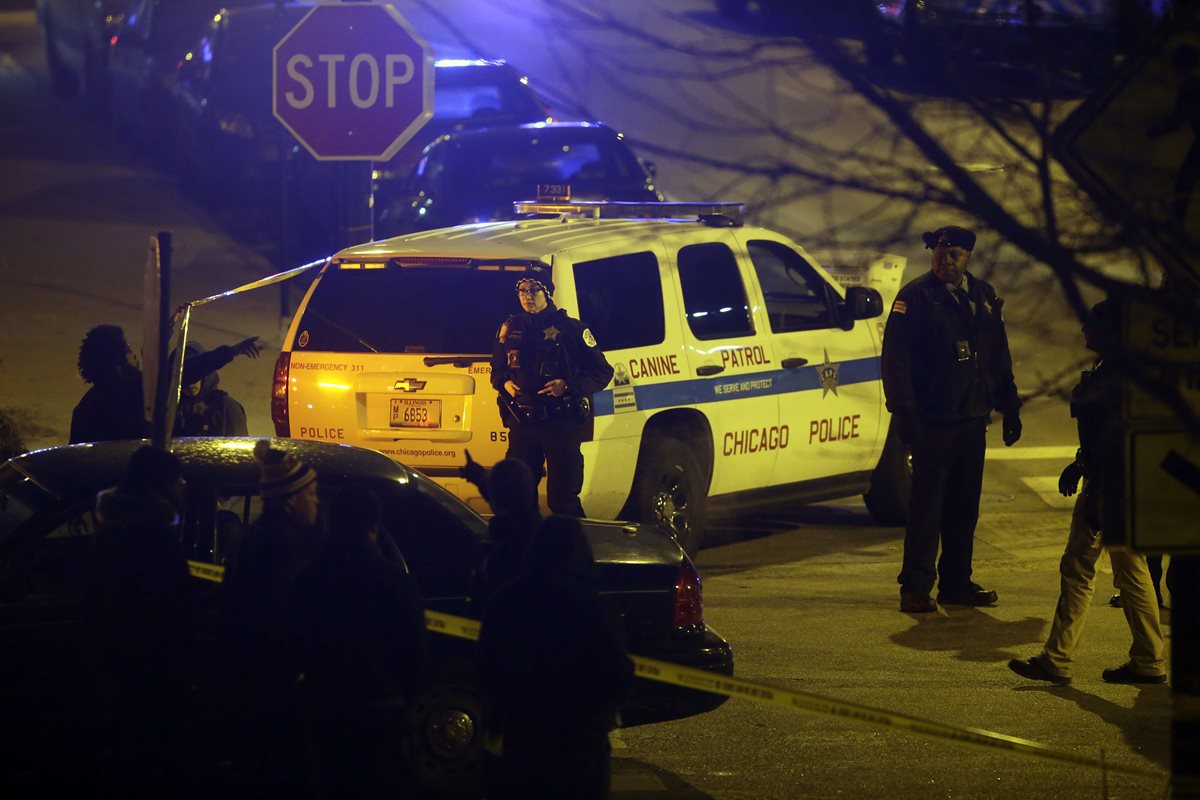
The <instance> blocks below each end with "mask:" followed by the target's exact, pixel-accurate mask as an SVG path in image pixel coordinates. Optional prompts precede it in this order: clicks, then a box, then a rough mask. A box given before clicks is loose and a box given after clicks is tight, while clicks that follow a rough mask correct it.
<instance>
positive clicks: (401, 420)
mask: <svg viewBox="0 0 1200 800" xmlns="http://www.w3.org/2000/svg"><path fill="white" fill-rule="evenodd" d="M441 425H442V401H441V400H413V399H410V398H407V397H393V398H392V427H393V428H439V427H441Z"/></svg>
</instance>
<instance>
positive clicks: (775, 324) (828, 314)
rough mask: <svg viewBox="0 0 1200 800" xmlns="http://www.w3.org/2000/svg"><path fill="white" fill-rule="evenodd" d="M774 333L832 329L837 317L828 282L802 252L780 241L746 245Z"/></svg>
mask: <svg viewBox="0 0 1200 800" xmlns="http://www.w3.org/2000/svg"><path fill="white" fill-rule="evenodd" d="M746 247H747V249H748V250H749V251H750V261H751V262H753V264H754V271H755V272H756V273H757V274H758V283H759V285H760V286H761V287H762V292H763V299H765V300H766V302H767V318H768V319H769V320H770V322H771V330H772V332H774V333H788V332H790V331H811V330H816V329H819V328H832V327H834V326H835V324H836V317H835V315H834V313H833V308H832V306H831V305H830V302H829V299H830V298H829V292H828V287H827V285H826V283H825V281H823V280H821V276H820V275H818V274H817V273H816V271H815V270H813V268H812V267H811V266H809V264H808V262H806V261H805V260H804V259H803V258H801V257H800V254H799V253H797V252H796V251H794V250H792V249H791V248H790V247H788V246H787V245H784V244H780V243H779V242H772V241H766V240H761V239H756V240H753V241H750V242H747V244H746Z"/></svg>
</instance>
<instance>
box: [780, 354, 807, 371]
mask: <svg viewBox="0 0 1200 800" xmlns="http://www.w3.org/2000/svg"><path fill="white" fill-rule="evenodd" d="M779 363H780V364H782V365H783V366H784V367H786V368H787V369H792V368H793V367H803V366H804V365H805V364H807V363H808V359H807V358H800V357H799V356H796V357H795V358H785V359H784V360H783V361H780V362H779Z"/></svg>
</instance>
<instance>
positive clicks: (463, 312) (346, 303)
mask: <svg viewBox="0 0 1200 800" xmlns="http://www.w3.org/2000/svg"><path fill="white" fill-rule="evenodd" d="M515 276H516V273H514V272H504V271H499V270H492V271H485V270H469V269H451V268H440V267H439V268H421V267H389V268H387V269H335V268H330V269H328V270H326V271H325V274H324V275H322V277H321V279H320V282H319V283H318V284H317V286H316V288H315V289H314V290H313V295H312V298H311V300H310V301H309V303H308V306H307V307H306V308H305V310H304V316H303V318H302V319H301V320H300V324H299V327H298V328H297V330H298V331H299V336H298V337H297V339H298V341H307V344H306V345H304V346H303V348H301V349H304V350H308V351H320V352H338V353H448V354H485V353H490V352H491V351H492V342H493V340H494V339H495V338H496V331H497V329H499V327H500V323H501V322H503V321H504V319H505V317H506V316H508V315H509V314H511V313H513V312H515V311H517V310H518V306H517V296H516V290H515V288H514V287H515V285H516V277H515ZM450 319H453V320H454V324H453V325H447V324H446V321H447V320H450Z"/></svg>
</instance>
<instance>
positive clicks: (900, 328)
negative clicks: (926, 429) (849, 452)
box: [882, 272, 1021, 422]
mask: <svg viewBox="0 0 1200 800" xmlns="http://www.w3.org/2000/svg"><path fill="white" fill-rule="evenodd" d="M967 282H968V297H969V298H970V300H971V303H972V305H973V307H974V308H973V310H971V311H967V310H966V309H964V308H963V307H962V305H961V304H960V303H959V302H958V300H956V299H955V296H954V295H953V294H952V293H951V292H950V291H948V290H947V288H946V285H945V284H944V283H942V281H940V280H939V279H938V278H937V276H935V275H934V274H933V273H932V272H927V273H925V274H924V275H922V276H921V277H919V278H917V279H916V280H913V281H910V282H909V283H908V284H907V285H906V286H904V288H902V289H901V290H900V293H899V294H898V295H897V296H896V301H895V302H894V303H893V305H892V313H891V314H890V315H889V316H888V321H887V328H886V329H885V331H884V336H883V358H882V362H883V363H882V370H883V390H884V393H885V395H886V396H887V407H888V410H889V411H891V412H892V413H894V414H895V413H904V412H909V413H916V414H917V416H918V417H919V418H920V419H921V420H923V421H926V422H954V421H960V420H968V419H979V418H987V417H990V415H991V411H992V409H996V410H998V411H1000V412H1001V413H1002V414H1005V415H1008V414H1013V413H1016V412H1017V410H1018V409H1019V408H1020V406H1021V401H1020V399H1019V398H1018V397H1017V385H1016V382H1015V381H1014V380H1013V372H1012V356H1011V355H1010V354H1009V350H1008V334H1007V333H1006V332H1005V329H1004V318H1003V316H1002V315H1001V311H1000V309H1001V307H1002V306H1003V305H1004V301H1003V300H1001V299H1000V298H998V297H996V292H995V290H994V289H992V287H991V285H989V284H988V283H987V282H985V281H983V280H980V279H979V278H976V277H975V276H974V275H971V274H970V273H967Z"/></svg>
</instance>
